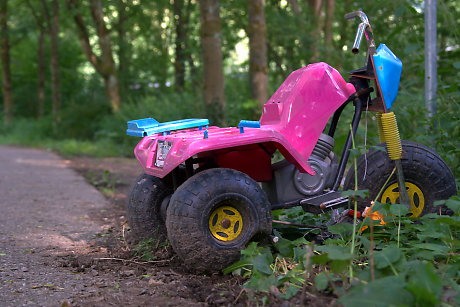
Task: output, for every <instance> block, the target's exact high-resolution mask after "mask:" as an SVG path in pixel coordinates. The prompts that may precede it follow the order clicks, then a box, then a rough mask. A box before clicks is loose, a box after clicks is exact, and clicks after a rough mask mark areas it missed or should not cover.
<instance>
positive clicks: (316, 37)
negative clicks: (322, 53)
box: [308, 0, 323, 62]
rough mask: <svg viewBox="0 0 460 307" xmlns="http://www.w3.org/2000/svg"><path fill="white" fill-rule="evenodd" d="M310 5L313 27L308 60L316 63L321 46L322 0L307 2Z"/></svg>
mask: <svg viewBox="0 0 460 307" xmlns="http://www.w3.org/2000/svg"><path fill="white" fill-rule="evenodd" d="M308 3H309V5H310V9H311V11H312V13H313V14H312V16H313V19H312V21H313V27H312V31H311V34H310V36H311V38H312V44H311V47H310V49H311V52H312V56H311V58H310V62H316V61H318V59H319V48H318V46H321V30H322V29H323V26H322V24H323V14H322V8H323V0H309V1H308Z"/></svg>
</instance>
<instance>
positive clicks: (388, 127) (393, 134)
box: [381, 112, 402, 160]
mask: <svg viewBox="0 0 460 307" xmlns="http://www.w3.org/2000/svg"><path fill="white" fill-rule="evenodd" d="M381 122H382V130H383V138H384V140H385V141H386V143H387V151H388V155H389V156H390V159H391V160H399V159H401V156H402V146H401V138H400V137H399V130H398V123H397V122H396V116H395V114H394V113H393V112H390V113H383V114H382V116H381Z"/></svg>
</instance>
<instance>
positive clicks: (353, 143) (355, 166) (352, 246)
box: [350, 125, 358, 283]
mask: <svg viewBox="0 0 460 307" xmlns="http://www.w3.org/2000/svg"><path fill="white" fill-rule="evenodd" d="M350 131H351V142H352V147H353V149H355V148H356V147H355V136H354V135H353V129H352V127H351V125H350ZM353 167H354V171H355V191H358V166H357V164H356V156H354V157H353ZM353 211H354V212H353V233H352V236H351V250H350V253H351V255H352V256H353V255H354V254H355V240H356V220H357V219H358V201H357V199H356V196H355V197H354V200H353ZM352 279H353V257H352V258H351V262H350V283H351V280H352Z"/></svg>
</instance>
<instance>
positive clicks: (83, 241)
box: [0, 146, 334, 306]
mask: <svg viewBox="0 0 460 307" xmlns="http://www.w3.org/2000/svg"><path fill="white" fill-rule="evenodd" d="M74 170H75V171H76V172H75V171H74ZM140 173H141V169H140V167H139V165H138V164H137V161H135V160H134V159H124V158H102V159H101V158H84V157H79V158H71V159H67V160H63V159H62V158H59V157H58V156H57V155H55V154H53V153H49V152H44V151H40V150H35V149H25V148H13V147H4V146H0V196H1V197H0V212H1V214H0V305H1V306H24V305H31V306H178V305H181V306H255V305H260V304H261V300H260V299H261V297H260V296H258V295H255V294H254V293H251V292H250V291H247V290H243V288H242V287H241V285H242V284H243V283H244V280H243V279H242V278H240V277H238V276H224V275H222V274H214V275H209V276H205V275H193V274H190V273H189V272H187V270H186V268H184V267H183V266H182V265H181V263H180V261H179V260H178V259H177V258H176V257H175V256H174V253H173V251H172V250H171V249H170V248H169V247H168V246H164V247H162V248H159V249H158V250H157V252H156V253H155V254H154V255H153V257H151V259H149V260H150V261H145V260H144V259H140V258H139V254H137V255H136V253H135V252H134V251H133V246H131V245H130V244H129V240H127V238H129V235H128V234H129V228H128V226H127V224H126V219H125V204H126V199H127V195H128V193H129V190H130V186H131V184H132V182H134V179H135V178H136V177H137V176H138V175H139V174H140ZM80 175H81V176H80ZM82 177H84V178H85V179H83V178H82ZM94 187H96V188H97V189H98V190H99V191H100V192H102V194H103V195H104V196H105V197H103V196H102V195H101V194H100V193H99V192H98V191H97V190H96V189H95V188H94ZM306 300H308V305H311V306H326V305H329V304H331V303H333V302H334V300H333V299H331V298H328V297H318V296H315V295H313V294H307V296H306ZM299 302H300V299H299V297H297V298H294V299H292V300H291V301H290V302H286V301H282V300H280V299H278V298H276V296H275V295H273V294H270V295H269V305H272V306H292V305H298V304H299Z"/></svg>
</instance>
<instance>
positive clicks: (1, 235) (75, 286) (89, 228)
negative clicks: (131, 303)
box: [0, 146, 108, 306]
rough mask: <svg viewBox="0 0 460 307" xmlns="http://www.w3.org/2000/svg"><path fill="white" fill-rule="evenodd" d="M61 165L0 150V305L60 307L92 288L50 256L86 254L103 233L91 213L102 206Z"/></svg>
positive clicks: (40, 154) (43, 155)
mask: <svg viewBox="0 0 460 307" xmlns="http://www.w3.org/2000/svg"><path fill="white" fill-rule="evenodd" d="M67 164H68V162H66V161H64V160H62V159H61V158H59V157H58V156H57V155H55V154H53V153H50V152H44V151H41V150H35V149H25V148H15V147H5V146H0V305H1V306H22V305H33V306H37V305H39V306H60V305H61V304H62V303H63V302H66V300H67V299H69V298H70V297H74V296H76V295H78V294H79V293H81V292H84V291H88V290H90V289H87V287H86V285H87V284H94V277H86V276H85V275H82V274H75V273H72V272H71V271H70V270H67V269H65V268H62V266H61V265H59V263H58V261H57V259H58V258H57V257H56V256H59V255H71V254H74V253H88V252H91V247H90V244H89V242H90V241H91V239H93V238H94V237H95V235H96V234H98V233H101V232H102V231H103V225H102V224H101V223H100V222H98V221H95V220H92V219H91V218H90V215H91V212H95V213H96V212H98V211H99V212H100V211H101V210H102V211H103V210H106V209H107V208H108V203H107V201H106V199H105V198H104V197H103V196H102V195H101V194H100V193H99V192H98V191H97V190H96V189H95V188H94V187H92V186H90V185H89V184H88V183H86V182H85V180H84V179H83V178H82V177H81V176H80V175H78V174H77V173H76V172H74V171H73V170H71V169H70V168H68V167H67ZM86 278H90V279H91V283H90V282H88V283H86V281H85V279H86ZM101 282H102V281H101ZM90 291H91V290H90ZM64 305H65V303H64Z"/></svg>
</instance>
